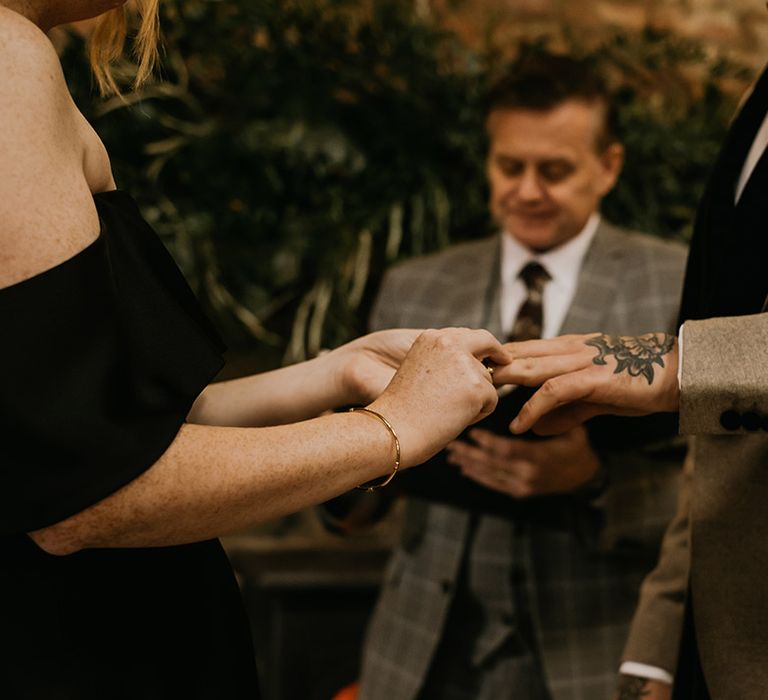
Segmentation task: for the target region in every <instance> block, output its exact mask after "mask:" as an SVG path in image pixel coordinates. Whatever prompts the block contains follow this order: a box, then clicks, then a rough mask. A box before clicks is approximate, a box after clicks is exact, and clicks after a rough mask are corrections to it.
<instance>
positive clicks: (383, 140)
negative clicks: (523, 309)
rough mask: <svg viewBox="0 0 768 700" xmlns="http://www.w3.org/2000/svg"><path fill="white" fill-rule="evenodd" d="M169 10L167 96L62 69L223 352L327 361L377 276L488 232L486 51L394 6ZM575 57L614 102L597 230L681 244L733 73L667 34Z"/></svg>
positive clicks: (490, 72)
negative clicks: (614, 175) (602, 216)
mask: <svg viewBox="0 0 768 700" xmlns="http://www.w3.org/2000/svg"><path fill="white" fill-rule="evenodd" d="M163 7H164V14H165V16H164V18H163V26H164V28H165V47H166V49H165V51H166V55H165V60H164V75H163V81H162V82H160V83H158V84H156V85H152V86H150V87H148V88H145V89H144V90H143V91H142V92H141V93H140V94H138V95H130V96H128V97H127V98H126V100H125V101H121V100H120V99H119V98H113V99H111V100H108V101H106V102H98V101H94V100H93V97H92V94H91V86H90V83H89V82H88V78H87V72H86V70H85V68H84V67H83V66H82V65H81V64H82V63H83V59H82V50H81V46H79V44H78V43H77V42H76V41H73V42H72V43H71V44H70V46H69V48H68V50H67V51H66V53H65V55H64V61H65V63H68V64H69V68H70V70H68V71H67V72H68V74H69V75H70V76H75V77H74V78H73V82H72V83H71V89H72V91H73V94H74V95H75V98H76V100H77V101H78V102H79V104H80V106H81V108H83V110H84V111H85V112H86V114H87V115H88V116H89V117H90V118H91V119H92V120H93V121H94V123H95V126H96V128H97V130H98V131H99V133H100V134H101V135H102V137H103V139H104V141H105V143H106V145H107V148H108V150H109V151H110V153H111V155H112V159H113V165H114V168H115V171H116V176H117V180H118V182H119V183H120V186H121V187H123V188H125V189H128V190H129V191H131V193H132V194H134V196H136V198H137V199H138V201H139V203H140V205H141V206H142V208H143V210H144V212H145V215H146V216H147V218H148V219H149V220H150V222H151V223H152V224H153V225H154V226H155V228H156V229H157V230H158V232H159V233H160V234H161V236H163V237H164V239H165V240H166V242H167V244H168V245H169V247H170V248H171V250H172V251H173V252H174V254H175V256H176V258H177V260H178V262H179V264H180V265H181V266H182V268H183V269H184V271H185V273H186V274H187V276H188V278H189V279H190V281H191V282H192V284H193V286H194V287H195V289H196V291H197V293H198V295H199V296H200V297H201V299H202V300H203V301H204V303H205V304H207V305H208V307H209V310H210V312H211V313H212V314H213V315H214V316H215V317H216V319H217V322H218V325H219V326H220V328H222V330H223V331H224V334H225V337H226V338H227V340H228V341H229V343H230V345H234V346H236V347H245V348H251V349H252V348H254V347H255V343H254V340H256V341H259V346H260V347H262V348H263V347H265V345H264V344H265V343H266V345H267V346H268V347H272V348H274V350H275V351H276V352H279V353H280V354H282V355H283V356H284V359H287V360H296V359H301V358H303V357H305V356H307V355H308V354H311V353H313V352H316V351H317V350H319V349H320V348H321V347H324V346H333V345H334V344H336V343H339V342H342V341H343V340H345V339H347V338H349V337H350V336H352V335H355V334H357V333H359V332H361V331H362V330H363V329H364V319H365V316H366V309H367V307H368V304H369V303H370V301H371V297H372V295H373V293H374V292H375V289H376V286H377V284H378V281H379V279H380V276H381V274H382V272H383V270H384V268H385V267H386V266H387V265H388V264H390V263H392V262H393V261H395V260H397V259H399V258H402V257H407V256H410V255H417V254H421V253H425V252H429V251H431V250H435V249H438V248H440V247H443V246H445V245H447V244H448V243H449V242H451V241H455V240H458V239H462V238H468V237H478V236H482V235H486V234H487V233H488V232H489V231H490V230H491V224H490V222H489V220H488V215H487V212H486V198H487V195H486V188H485V182H484V174H483V158H484V149H485V145H484V140H485V136H484V132H483V109H482V98H483V94H484V92H485V90H486V88H487V86H488V84H489V82H490V81H491V80H492V79H493V77H494V75H496V74H497V73H498V71H499V69H500V65H499V61H498V57H497V56H496V55H495V54H492V53H490V52H488V53H487V54H480V53H478V52H476V51H473V50H470V49H469V48H467V47H465V46H462V45H461V44H460V42H459V41H458V39H457V38H456V37H455V36H453V35H451V34H449V33H446V32H443V31H441V30H440V29H439V28H436V27H435V26H433V25H431V24H429V22H427V21H426V20H424V19H420V18H419V17H418V16H417V15H416V14H414V11H413V4H412V3H410V2H405V1H403V0H400V1H395V0H390V1H386V2H385V1H384V0H379V1H375V0H372V1H371V2H368V3H363V2H356V1H354V0H262V1H261V2H258V3H255V2H251V0H229V1H228V2H226V3H223V2H218V1H216V0H167V1H166V2H164V3H163ZM573 44H574V45H573V50H574V51H575V52H581V53H589V54H590V55H592V56H594V58H595V60H598V61H600V62H602V63H603V65H605V66H606V67H607V68H608V70H609V73H610V75H611V78H612V82H613V83H614V84H615V85H616V87H617V94H618V99H619V103H620V107H621V120H622V125H623V132H624V133H623V135H624V139H625V142H626V145H627V149H628V167H627V171H626V173H625V176H624V178H623V179H622V182H621V184H620V185H619V187H618V188H617V190H616V192H615V193H614V194H613V195H612V196H611V198H610V199H609V200H608V201H607V202H606V211H607V213H608V215H609V217H610V218H612V219H613V220H615V221H617V222H618V223H621V224H623V225H628V226H636V227H639V228H642V229H644V230H649V231H655V232H658V233H660V234H662V235H667V236H682V237H684V236H685V235H686V233H687V231H688V229H689V226H690V220H691V215H692V211H693V208H694V204H695V201H696V199H697V197H698V195H699V192H700V190H701V188H702V184H703V181H704V178H705V176H706V171H707V169H708V167H709V164H710V163H711V162H712V160H713V157H714V153H715V152H716V148H717V144H718V143H719V141H720V139H721V137H722V134H723V131H724V127H725V123H726V120H727V117H728V115H729V114H730V112H731V109H732V103H733V99H732V97H731V96H730V95H729V94H728V93H727V92H726V91H724V90H723V88H722V84H723V82H722V81H723V79H724V78H728V79H729V80H734V79H735V80H737V81H738V80H743V79H744V76H743V75H741V74H739V72H738V70H736V69H735V68H734V67H732V66H729V65H728V64H726V63H724V62H718V61H712V60H710V59H708V58H707V57H706V56H705V55H704V53H703V52H702V51H701V49H700V47H698V48H697V47H696V46H695V45H693V44H690V43H687V42H682V41H681V40H679V39H676V38H675V37H672V36H670V35H661V34H654V33H652V32H645V33H643V34H641V35H637V36H632V35H624V34H617V35H615V36H614V37H612V38H610V39H609V40H608V41H606V42H604V43H603V44H602V45H600V46H599V47H598V48H596V49H595V48H592V49H589V50H588V51H587V50H585V49H583V48H582V47H579V46H578V45H576V42H573ZM530 48H531V47H530V46H527V47H522V49H521V50H530ZM73 68H74V69H75V70H71V69H73ZM692 68H694V69H695V71H694V73H693V74H691V69H692ZM126 102H127V104H126ZM265 357H266V356H265ZM275 359H276V358H275V357H271V358H269V359H265V363H273V362H274V361H275Z"/></svg>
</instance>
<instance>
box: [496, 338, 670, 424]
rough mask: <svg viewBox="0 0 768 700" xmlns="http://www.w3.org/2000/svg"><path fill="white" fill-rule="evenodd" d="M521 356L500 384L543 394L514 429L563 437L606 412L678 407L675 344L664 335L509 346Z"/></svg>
mask: <svg viewBox="0 0 768 700" xmlns="http://www.w3.org/2000/svg"><path fill="white" fill-rule="evenodd" d="M505 347H506V348H507V350H509V351H510V353H511V354H512V356H513V357H514V358H515V359H514V360H513V361H512V362H511V363H510V364H508V365H506V366H504V367H499V368H498V369H497V370H496V372H495V374H494V382H495V383H496V384H497V385H499V384H502V383H506V384H522V385H524V386H539V385H541V387H540V389H539V390H538V391H537V392H536V393H535V394H534V395H533V397H532V398H531V399H530V400H529V401H528V402H527V403H526V404H525V406H523V408H522V410H521V411H520V413H519V415H518V416H517V418H516V419H515V420H514V421H512V423H511V425H510V429H511V430H512V432H514V433H523V432H525V431H526V430H529V429H531V428H534V427H535V430H536V431H537V432H539V433H542V434H554V433H562V432H565V431H566V430H569V429H570V428H572V427H574V426H575V425H578V424H580V423H583V422H584V421H585V420H587V419H589V418H591V417H592V416H595V415H598V414H601V413H615V414H619V415H636V416H639V415H645V414H648V413H657V412H660V411H676V410H677V409H678V404H679V398H680V391H679V387H678V384H677V365H678V356H677V339H676V338H675V337H674V336H671V335H668V334H666V333H646V334H645V335H640V336H611V335H605V334H601V333H590V334H587V335H567V336H561V337H559V338H552V339H550V340H529V341H526V342H522V343H509V344H508V345H506V346H505Z"/></svg>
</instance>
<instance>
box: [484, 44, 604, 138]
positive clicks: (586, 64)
mask: <svg viewBox="0 0 768 700" xmlns="http://www.w3.org/2000/svg"><path fill="white" fill-rule="evenodd" d="M569 100H580V101H583V102H587V103H590V104H595V103H598V104H600V105H601V106H602V107H603V128H602V129H601V131H600V134H598V137H597V144H596V146H597V149H598V150H599V151H603V150H605V149H606V148H607V147H608V146H610V145H611V144H612V143H615V142H616V141H618V135H617V134H618V130H617V122H618V118H617V114H616V109H615V107H614V105H613V100H612V98H611V94H610V92H609V90H608V87H607V85H606V83H605V81H604V79H603V77H602V75H600V73H599V72H598V71H597V69H596V67H595V65H594V63H592V62H590V61H588V60H585V59H579V58H573V57H572V56H565V55H560V54H553V53H549V52H546V51H536V52H534V53H532V54H527V55H524V56H523V57H522V58H520V59H518V60H517V61H516V62H515V63H513V64H512V65H511V66H510V67H509V69H508V70H507V71H506V73H505V74H504V75H503V76H502V77H501V79H499V80H498V81H497V82H496V83H495V84H494V85H493V86H492V87H491V89H490V91H489V93H488V96H487V100H486V115H489V114H490V113H491V112H493V111H494V110H497V109H525V110H533V111H541V112H548V111H549V110H552V109H554V108H555V107H558V106H560V105H561V104H563V103H564V102H567V101H569Z"/></svg>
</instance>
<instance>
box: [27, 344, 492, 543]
mask: <svg viewBox="0 0 768 700" xmlns="http://www.w3.org/2000/svg"><path fill="white" fill-rule="evenodd" d="M485 357H490V358H491V359H492V360H493V361H494V362H497V363H499V364H504V363H505V362H506V361H507V358H506V355H505V353H504V351H503V350H502V348H501V346H500V345H499V343H498V341H496V339H495V338H493V337H492V336H491V335H490V334H489V333H487V332H486V331H471V330H467V329H448V330H444V331H426V332H425V333H422V334H421V335H420V336H419V338H418V339H417V341H416V342H415V343H414V345H413V347H412V349H411V351H410V352H409V353H408V356H407V357H406V359H405V361H404V363H403V365H402V366H401V368H400V370H398V372H397V374H396V375H395V377H394V378H393V380H392V382H391V383H390V386H389V387H388V388H387V390H386V391H385V392H384V393H383V394H382V395H381V397H379V399H377V400H376V401H374V402H373V403H372V404H371V405H370V407H371V408H372V409H373V410H376V411H378V412H379V413H381V414H382V415H384V416H385V417H386V418H387V419H388V420H389V422H390V423H391V424H392V426H393V427H394V430H395V431H396V433H397V435H398V436H399V439H400V446H401V450H402V457H401V464H402V466H403V467H408V466H413V465H415V464H421V463H422V462H424V461H425V460H426V459H428V458H429V457H430V456H432V455H433V454H435V453H436V452H437V451H438V450H440V449H441V448H442V447H443V446H444V445H445V444H446V443H447V442H448V441H449V440H451V439H453V438H455V437H456V436H457V435H458V434H459V433H460V432H461V430H462V429H463V428H464V427H465V426H466V425H467V424H469V423H472V422H474V421H476V420H479V419H480V418H482V417H484V416H485V415H488V413H490V412H491V411H492V410H493V409H494V407H495V405H496V398H497V396H496V392H495V390H494V388H493V384H492V382H491V378H490V375H489V373H488V372H487V371H486V369H485V367H484V366H483V365H482V364H481V363H480V362H479V360H480V359H482V358H485ZM394 460H395V452H394V445H393V440H392V437H391V435H390V433H389V431H388V430H387V429H386V427H385V426H384V425H383V424H382V423H381V422H380V421H379V420H378V419H377V418H375V417H374V416H371V415H368V414H365V413H344V414H334V415H330V416H324V417H322V418H317V419H314V420H311V421H305V422H303V423H297V424H294V425H287V426H279V427H273V428H216V427H207V426H193V425H186V426H184V427H183V428H182V429H181V431H180V432H179V434H178V436H177V437H176V439H175V441H174V442H173V443H172V444H171V446H170V447H169V448H168V450H167V451H166V452H165V454H164V455H163V456H162V457H161V458H160V459H159V460H158V461H157V462H156V463H155V464H154V465H153V466H152V467H150V469H149V470H148V471H146V472H145V473H144V474H142V475H141V476H139V477H138V478H136V479H135V480H134V481H132V482H131V483H129V484H128V485H127V486H125V487H123V488H122V489H120V490H118V491H117V492H116V493H114V494H112V495H111V496H109V497H107V498H105V499H103V500H101V501H99V502H98V503H96V504H94V505H92V506H90V507H89V508H87V509H85V510H84V511H82V512H80V513H78V514H76V515H74V516H72V517H70V518H67V519H66V520H64V521H62V522H60V523H57V524H55V525H52V526H51V527H47V528H44V529H41V530H38V531H36V532H33V533H31V536H32V538H33V539H34V540H35V542H37V544H38V545H39V546H40V547H42V548H43V549H44V550H46V551H47V552H49V553H52V554H59V555H64V554H70V553H72V552H75V551H78V550H80V549H84V548H91V547H138V546H153V545H167V544H178V543H183V542H191V541H195V540H201V539H207V538H210V537H216V536H220V535H223V534H226V533H229V532H232V531H235V530H239V529H242V528H245V527H248V526H250V525H253V524H255V523H257V522H260V521H263V520H268V519H271V518H275V517H277V516H280V515H284V514H286V513H289V512H291V511H294V510H297V509H300V508H303V507H305V506H308V505H310V504H313V503H318V502H320V501H324V500H327V499H328V498H330V497H332V496H334V495H337V494H339V493H341V492H343V491H346V490H348V489H350V488H353V487H354V486H355V485H358V484H360V483H362V482H365V481H368V480H370V479H372V478H375V477H377V476H381V475H383V474H387V473H389V472H390V471H391V470H392V467H393V465H394Z"/></svg>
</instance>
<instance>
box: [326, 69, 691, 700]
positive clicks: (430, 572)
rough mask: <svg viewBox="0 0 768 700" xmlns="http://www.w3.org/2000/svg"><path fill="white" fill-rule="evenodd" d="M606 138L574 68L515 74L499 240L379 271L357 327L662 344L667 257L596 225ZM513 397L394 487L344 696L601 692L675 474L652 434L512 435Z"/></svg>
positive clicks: (536, 696) (610, 159)
mask: <svg viewBox="0 0 768 700" xmlns="http://www.w3.org/2000/svg"><path fill="white" fill-rule="evenodd" d="M614 122H615V119H614V115H613V110H612V108H611V105H610V101H609V98H608V94H607V92H606V90H605V87H604V86H603V84H602V82H601V81H600V79H599V78H598V77H597V76H596V75H595V74H594V72H593V71H591V70H590V68H589V66H587V65H585V64H584V63H582V62H579V61H575V60H573V59H570V58H566V57H561V56H553V55H548V54H546V55H538V56H536V57H535V58H531V59H528V60H526V61H525V62H522V63H520V64H518V65H517V66H515V67H514V69H513V70H512V71H511V72H510V73H509V75H507V76H506V77H505V78H504V79H502V80H501V81H500V82H499V83H498V85H497V86H496V87H495V89H494V90H493V91H492V93H491V95H490V99H489V104H488V117H487V131H488V138H489V151H488V159H487V177H488V182H489V186H490V209H491V212H492V214H493V217H494V219H495V221H496V223H497V224H498V227H499V230H500V233H499V234H498V235H497V236H494V237H493V238H489V239H485V240H481V241H475V242H471V243H465V244H461V245H457V246H454V247H452V248H450V249H448V250H446V251H443V252H441V253H438V254H436V255H433V256H429V257H426V258H421V259H418V260H414V261H409V262H407V263H405V264H403V265H401V266H398V267H396V268H395V269H393V270H392V271H390V272H389V274H388V275H387V277H386V279H385V281H384V284H383V286H382V289H381V291H380V294H379V298H378V301H377V304H376V306H375V309H374V312H373V316H372V318H371V326H372V327H373V328H388V327H397V326H412V325H414V324H415V325H418V326H421V325H425V326H435V327H440V326H454V325H458V326H469V327H484V328H488V329H490V330H491V332H492V333H494V334H495V335H496V336H497V337H498V338H500V339H504V338H508V337H513V338H515V339H526V338H535V337H539V336H543V337H552V336H554V335H556V334H558V333H562V332H579V331H582V330H585V329H589V328H592V327H595V326H596V325H599V326H600V327H609V328H612V329H613V331H614V332H615V333H619V334H628V333H630V332H632V331H630V329H641V328H645V327H647V326H648V324H649V323H650V324H652V327H657V326H660V327H663V328H668V329H670V330H671V329H672V328H673V323H674V320H675V317H676V314H677V307H678V302H679V293H680V285H681V279H682V274H683V265H684V257H685V256H684V251H683V250H682V249H681V248H680V247H679V246H677V245H673V244H670V243H664V242H661V241H659V240H657V239H654V238H651V237H648V236H644V235H640V234H636V233H630V232H627V231H623V230H621V229H617V228H616V227H614V226H612V225H610V224H608V223H607V222H606V221H604V220H603V219H602V218H601V216H600V213H599V209H600V204H601V201H602V199H603V197H605V195H606V194H608V193H609V192H610V191H611V189H612V188H613V187H614V185H615V183H616V180H617V178H618V176H619V172H620V170H621V167H622V161H623V148H622V146H621V144H620V143H619V141H618V139H617V137H616V133H615V128H614ZM653 324H655V325H653ZM520 401H521V399H520V398H519V397H518V396H516V395H515V394H514V393H513V394H511V395H508V396H506V397H504V398H502V399H501V401H500V406H499V408H498V409H497V412H496V414H494V416H493V417H491V418H490V419H489V420H488V421H486V422H485V423H483V424H480V425H478V426H475V428H474V429H473V430H471V431H470V432H469V433H468V434H465V435H463V436H462V438H461V439H460V440H457V441H455V442H454V443H453V444H452V445H451V446H450V448H449V449H448V450H447V451H446V452H444V453H442V454H441V455H439V456H438V457H436V458H434V459H433V460H431V461H430V462H429V463H428V464H427V465H425V466H422V467H420V468H419V469H418V470H416V473H414V474H412V475H410V476H409V475H404V478H402V479H401V484H402V486H403V487H404V488H405V490H406V492H407V495H408V505H407V508H406V511H407V514H406V522H405V527H404V535H403V541H402V543H401V545H400V546H399V547H398V548H397V550H396V551H395V553H394V557H393V559H392V562H391V565H390V567H389V569H388V575H387V579H386V581H385V585H384V587H383V589H382V593H381V597H380V599H379V603H378V606H377V608H376V611H375V614H374V617H373V619H372V622H371V625H370V628H369V632H368V638H367V643H366V647H365V650H364V655H363V671H362V679H361V692H360V698H361V700H378V699H382V700H384V699H386V700H391V698H397V699H398V700H411V699H413V698H420V699H421V700H425V699H427V698H440V699H441V700H448V699H454V698H471V699H472V700H483V699H485V698H489V699H490V698H492V699H493V700H499V699H503V698H515V700H547V699H550V698H551V699H552V700H570V699H571V698H578V697H584V698H590V699H594V700H600V699H601V698H603V699H606V698H608V697H609V696H610V695H611V693H612V690H613V687H614V685H615V678H616V671H617V669H618V667H619V659H620V656H621V651H622V646H623V643H624V639H625V636H626V633H627V626H628V623H629V619H630V617H631V614H632V610H633V607H634V602H635V599H636V596H637V589H638V586H639V584H640V581H641V580H642V577H643V575H644V573H645V572H646V571H648V569H649V568H650V566H651V564H652V562H653V559H654V556H655V553H656V551H657V547H658V543H659V540H660V537H661V533H662V531H663V528H664V526H665V524H666V522H667V521H668V519H669V517H670V516H671V514H672V512H673V510H674V502H675V481H676V478H677V473H678V468H679V463H678V462H677V461H675V460H670V459H669V457H668V456H667V457H661V456H660V454H659V453H658V452H654V451H653V450H652V449H650V448H649V447H648V443H649V442H652V441H653V440H655V439H656V438H658V437H659V436H658V433H655V432H653V431H651V433H650V434H649V435H648V436H647V437H648V440H642V439H634V444H630V443H631V442H632V441H626V440H617V439H611V437H612V436H611V435H610V431H606V430H604V429H603V430H600V429H598V426H588V427H587V428H584V427H581V426H579V427H578V428H576V429H574V430H572V431H571V432H569V433H567V434H565V435H563V436H560V437H557V438H554V439H551V440H535V439H530V436H528V438H529V439H521V438H519V437H512V436H511V435H510V433H509V431H508V429H507V425H508V423H509V420H510V419H511V417H512V416H513V415H514V414H515V412H516V410H517V407H519V405H520ZM639 432H640V431H638V434H639ZM613 437H616V436H615V435H614V436H613ZM365 498H369V496H368V495H366V496H365ZM367 503H368V507H369V509H370V501H368V502H367ZM337 512H338V511H337ZM351 520H352V518H350V521H351ZM356 520H357V521H358V522H359V517H358V518H356ZM681 586H682V587H684V581H683V582H681ZM675 623H677V628H679V625H680V620H679V619H678V620H674V619H672V620H670V628H671V629H672V630H674V629H676V625H675ZM658 635H659V640H649V646H652V647H654V649H655V650H658V648H660V647H661V646H664V645H663V644H661V640H663V638H664V636H665V631H664V630H663V629H659V630H658ZM668 646H669V645H667V647H668ZM675 657H676V649H675V645H674V644H673V645H671V650H670V652H669V654H668V655H667V658H663V655H662V656H658V655H657V656H655V657H654V658H653V659H651V658H648V659H646V658H635V659H633V660H634V661H636V662H638V663H646V664H652V665H656V666H660V667H661V668H667V669H672V668H674V664H675Z"/></svg>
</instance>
